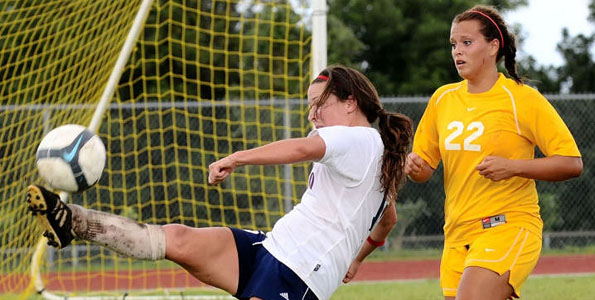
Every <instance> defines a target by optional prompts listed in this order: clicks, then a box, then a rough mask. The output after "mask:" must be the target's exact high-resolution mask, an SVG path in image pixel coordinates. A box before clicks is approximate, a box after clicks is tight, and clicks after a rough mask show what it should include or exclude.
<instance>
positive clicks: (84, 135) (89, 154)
mask: <svg viewBox="0 0 595 300" xmlns="http://www.w3.org/2000/svg"><path fill="white" fill-rule="evenodd" d="M105 158H106V155H105V146H104V145H103V142H102V141H101V139H100V138H99V137H98V136H97V135H95V134H94V133H93V132H91V131H90V130H88V129H87V128H86V127H84V126H81V125H76V124H68V125H63V126H60V127H57V128H55V129H53V130H52V131H50V132H49V133H48V134H47V135H46V136H45V137H44V138H43V139H42V140H41V143H40V144H39V147H38V148H37V155H36V160H37V171H38V172H39V176H41V178H42V179H43V180H44V181H45V182H46V183H47V184H48V185H49V186H50V187H52V188H54V189H58V190H62V191H66V192H80V191H83V190H85V189H88V188H89V187H91V186H93V185H94V184H95V183H97V181H99V178H100V177H101V173H103V168H104V167H105Z"/></svg>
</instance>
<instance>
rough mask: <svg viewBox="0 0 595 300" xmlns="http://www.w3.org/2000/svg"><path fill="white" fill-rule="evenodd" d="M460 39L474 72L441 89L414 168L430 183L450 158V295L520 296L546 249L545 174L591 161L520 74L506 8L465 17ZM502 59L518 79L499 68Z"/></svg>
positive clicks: (554, 177)
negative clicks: (538, 183)
mask: <svg viewBox="0 0 595 300" xmlns="http://www.w3.org/2000/svg"><path fill="white" fill-rule="evenodd" d="M450 43H451V46H452V58H453V61H454V63H455V66H456V68H457V71H458V73H459V75H460V76H461V77H462V78H463V79H464V80H463V81H461V82H457V83H453V84H447V85H445V86H442V87H440V88H439V89H437V90H436V92H435V93H434V95H433V96H432V97H431V99H430V101H429V102H428V106H427V108H426V111H425V113H424V115H423V117H422V119H421V121H420V123H419V125H418V128H417V131H416V133H415V139H414V144H413V150H412V152H411V153H410V154H409V155H408V158H407V163H406V167H405V172H406V173H407V174H408V176H409V178H410V179H411V180H413V181H416V182H425V181H427V180H428V179H429V178H430V177H431V176H432V174H433V172H434V170H435V169H436V167H437V166H438V164H439V163H440V161H441V160H442V162H443V164H444V189H445V193H446V200H445V204H444V205H445V206H444V213H445V225H444V236H445V244H444V252H443V255H442V262H441V267H440V283H441V287H442V290H443V294H444V296H445V297H446V299H454V297H456V299H509V298H512V297H519V295H520V293H519V289H520V288H521V286H522V284H523V283H524V282H525V280H526V279H527V277H528V276H529V274H530V273H531V271H532V270H533V268H534V267H535V264H536V263H537V260H538V258H539V253H540V252H541V233H542V228H543V222H542V220H541V217H540V215H539V206H538V203H537V201H538V197H537V191H536V188H535V180H546V181H560V180H566V179H569V178H573V177H576V176H579V175H580V173H581V172H582V165H583V164H582V160H581V157H580V153H579V150H578V147H577V145H576V143H575V141H574V138H573V137H572V135H571V133H570V131H569V130H568V128H567V127H566V125H565V124H564V122H563V120H562V119H561V118H560V116H559V115H558V113H557V112H556V110H555V109H554V108H553V107H552V105H551V104H550V103H549V102H548V101H547V100H546V99H545V98H544V97H543V96H542V95H541V94H540V93H539V92H538V91H537V90H535V89H533V88H531V87H529V86H527V85H524V84H523V81H522V79H521V77H520V76H519V75H518V74H517V71H516V61H515V54H516V47H515V37H514V35H513V34H512V33H510V32H509V31H508V30H507V28H506V24H505V22H504V20H503V19H502V17H501V16H500V14H499V13H498V11H497V10H496V9H494V8H492V7H487V6H475V7H473V8H471V9H469V10H467V11H465V12H463V13H461V14H459V15H457V16H456V17H455V18H454V20H453V23H452V27H451V32H450ZM502 58H504V65H505V67H506V70H507V72H508V74H509V75H510V77H512V79H509V78H507V77H505V76H504V75H503V74H501V73H499V72H498V68H497V64H498V62H499V61H500V60H502ZM535 146H537V147H539V149H540V150H541V151H542V152H543V153H544V154H545V155H546V157H544V158H537V159H536V158H534V151H535Z"/></svg>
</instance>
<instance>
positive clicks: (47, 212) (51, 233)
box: [27, 185, 74, 249]
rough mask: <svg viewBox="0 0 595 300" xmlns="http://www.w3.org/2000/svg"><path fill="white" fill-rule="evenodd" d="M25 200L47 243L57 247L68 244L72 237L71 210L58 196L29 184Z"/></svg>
mask: <svg viewBox="0 0 595 300" xmlns="http://www.w3.org/2000/svg"><path fill="white" fill-rule="evenodd" d="M27 202H28V203H29V210H30V211H31V213H32V214H33V215H34V216H35V217H37V220H39V222H40V223H41V225H42V226H43V228H44V229H45V231H44V233H43V236H45V237H46V238H47V239H48V245H50V246H53V247H56V248H58V249H61V248H64V247H66V246H68V244H70V242H71V241H72V239H73V238H74V235H73V234H72V211H71V210H70V208H69V207H68V206H67V205H66V204H65V203H64V202H62V200H60V196H58V195H57V194H54V193H52V192H50V191H48V190H46V189H44V188H43V187H41V186H37V185H30V186H29V187H28V188H27Z"/></svg>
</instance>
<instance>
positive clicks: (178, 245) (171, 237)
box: [163, 224, 193, 261]
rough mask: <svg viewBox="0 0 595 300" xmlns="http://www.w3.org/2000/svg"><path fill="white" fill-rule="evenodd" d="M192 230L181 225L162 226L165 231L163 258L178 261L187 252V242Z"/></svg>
mask: <svg viewBox="0 0 595 300" xmlns="http://www.w3.org/2000/svg"><path fill="white" fill-rule="evenodd" d="M192 230H193V228H191V227H188V226H186V225H182V224H168V225H164V226H163V231H165V240H166V247H165V256H166V258H167V259H170V260H173V261H179V260H180V259H182V258H184V257H185V256H186V254H187V252H188V249H187V248H188V245H190V244H191V243H188V240H189V239H191V235H192Z"/></svg>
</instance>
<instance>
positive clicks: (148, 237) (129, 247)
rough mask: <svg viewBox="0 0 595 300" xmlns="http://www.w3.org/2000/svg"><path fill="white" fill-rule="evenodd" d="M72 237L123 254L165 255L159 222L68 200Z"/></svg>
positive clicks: (144, 257) (131, 255) (133, 255)
mask: <svg viewBox="0 0 595 300" xmlns="http://www.w3.org/2000/svg"><path fill="white" fill-rule="evenodd" d="M68 207H70V209H71V210H72V229H73V232H74V233H75V235H76V237H77V238H79V239H82V240H86V241H90V242H93V243H96V244H98V245H101V246H105V247H107V248H110V249H112V250H114V251H116V252H118V253H119V254H122V255H124V256H128V257H132V258H138V259H145V260H159V259H164V258H165V232H164V231H163V228H161V226H159V225H149V224H140V223H137V222H135V221H134V220H132V219H129V218H125V217H122V216H118V215H114V214H109V213H105V212H101V211H97V210H92V209H86V208H84V207H82V206H79V205H76V204H69V205H68Z"/></svg>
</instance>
